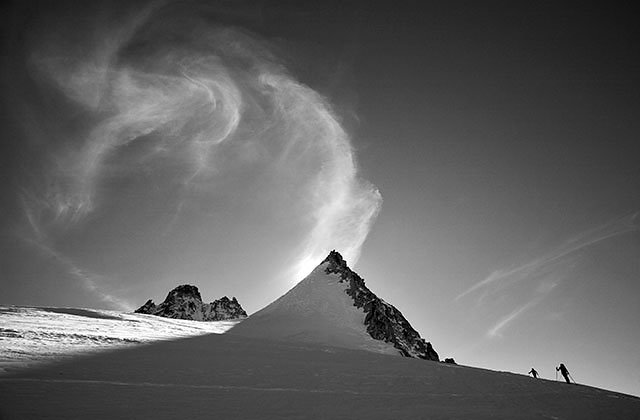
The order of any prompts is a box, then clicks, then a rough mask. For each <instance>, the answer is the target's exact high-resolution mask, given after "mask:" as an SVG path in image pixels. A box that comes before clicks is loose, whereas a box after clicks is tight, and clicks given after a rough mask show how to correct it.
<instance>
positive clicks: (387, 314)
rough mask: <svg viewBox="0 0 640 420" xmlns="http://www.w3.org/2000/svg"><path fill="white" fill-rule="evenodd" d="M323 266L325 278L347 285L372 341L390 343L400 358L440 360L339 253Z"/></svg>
mask: <svg viewBox="0 0 640 420" xmlns="http://www.w3.org/2000/svg"><path fill="white" fill-rule="evenodd" d="M322 263H328V266H327V268H326V273H327V274H331V273H335V274H338V275H339V276H340V279H341V280H340V282H341V283H344V282H348V283H349V285H348V287H347V289H346V290H345V292H346V293H347V294H348V295H349V296H350V297H351V298H352V299H353V302H354V305H355V306H356V307H357V308H362V309H363V310H364V312H365V313H366V316H365V320H364V324H365V325H366V327H367V332H368V333H369V335H371V337H373V338H374V339H376V340H383V341H385V342H388V343H392V344H393V346H394V347H395V348H397V349H398V350H399V351H400V353H401V354H402V355H403V356H406V357H417V358H420V359H426V360H435V361H439V360H440V358H439V357H438V353H437V352H436V351H435V350H434V349H433V347H432V346H431V343H429V342H426V341H425V340H424V339H423V338H422V337H420V334H419V333H418V332H417V331H416V330H414V329H413V327H412V326H411V324H409V321H407V320H406V318H405V317H404V316H403V315H402V313H401V312H400V311H399V310H398V309H396V308H395V307H394V306H393V305H390V304H388V303H387V302H385V301H384V300H382V299H380V298H379V297H377V296H376V295H375V294H374V293H373V292H372V291H371V290H369V288H368V287H367V286H365V284H364V279H362V278H361V277H360V276H359V275H358V274H357V273H355V272H353V271H352V270H351V269H350V268H349V267H348V266H347V263H346V262H345V260H344V259H343V258H342V255H340V253H338V252H337V251H335V250H333V251H331V252H330V253H329V255H328V256H327V258H326V259H325V260H324V261H323V262H322Z"/></svg>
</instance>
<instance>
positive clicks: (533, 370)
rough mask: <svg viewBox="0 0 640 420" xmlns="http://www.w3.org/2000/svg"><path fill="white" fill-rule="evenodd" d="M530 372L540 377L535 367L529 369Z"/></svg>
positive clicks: (535, 376)
mask: <svg viewBox="0 0 640 420" xmlns="http://www.w3.org/2000/svg"><path fill="white" fill-rule="evenodd" d="M529 373H530V374H532V375H533V377H534V378H537V377H538V371H537V370H535V369H534V368H531V370H530V371H529Z"/></svg>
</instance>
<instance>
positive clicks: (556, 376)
mask: <svg viewBox="0 0 640 420" xmlns="http://www.w3.org/2000/svg"><path fill="white" fill-rule="evenodd" d="M556 382H558V371H557V370H556Z"/></svg>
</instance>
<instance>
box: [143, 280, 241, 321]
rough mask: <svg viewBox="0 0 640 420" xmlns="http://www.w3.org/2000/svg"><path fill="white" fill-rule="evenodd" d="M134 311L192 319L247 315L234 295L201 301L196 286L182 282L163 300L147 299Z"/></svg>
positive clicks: (218, 319)
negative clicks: (156, 302) (158, 302)
mask: <svg viewBox="0 0 640 420" xmlns="http://www.w3.org/2000/svg"><path fill="white" fill-rule="evenodd" d="M135 312H136V313H139V314H150V315H157V316H162V317H165V318H175V319H190V320H194V321H224V320H229V319H238V318H246V317H247V313H246V312H245V311H244V309H242V306H240V303H238V301H237V300H236V298H235V297H233V298H231V299H229V298H228V297H226V296H224V297H222V298H220V299H218V300H214V301H213V302H211V303H203V302H202V297H201V296H200V291H199V290H198V288H197V287H196V286H192V285H189V284H183V285H181V286H178V287H176V288H175V289H173V290H172V291H170V292H169V294H168V295H167V298H166V299H165V300H164V302H162V303H161V304H159V305H156V304H155V303H153V300H151V299H149V300H148V301H147V302H146V303H145V304H144V305H142V306H141V307H139V308H138V309H136V310H135Z"/></svg>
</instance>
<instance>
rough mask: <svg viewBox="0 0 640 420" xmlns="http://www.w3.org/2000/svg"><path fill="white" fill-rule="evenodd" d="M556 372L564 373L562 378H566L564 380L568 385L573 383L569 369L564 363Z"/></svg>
mask: <svg viewBox="0 0 640 420" xmlns="http://www.w3.org/2000/svg"><path fill="white" fill-rule="evenodd" d="M556 371H560V373H562V376H564V380H565V381H567V383H568V384H570V383H571V380H569V371H568V370H567V367H566V366H565V365H564V363H560V366H558V367H557V368H556Z"/></svg>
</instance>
